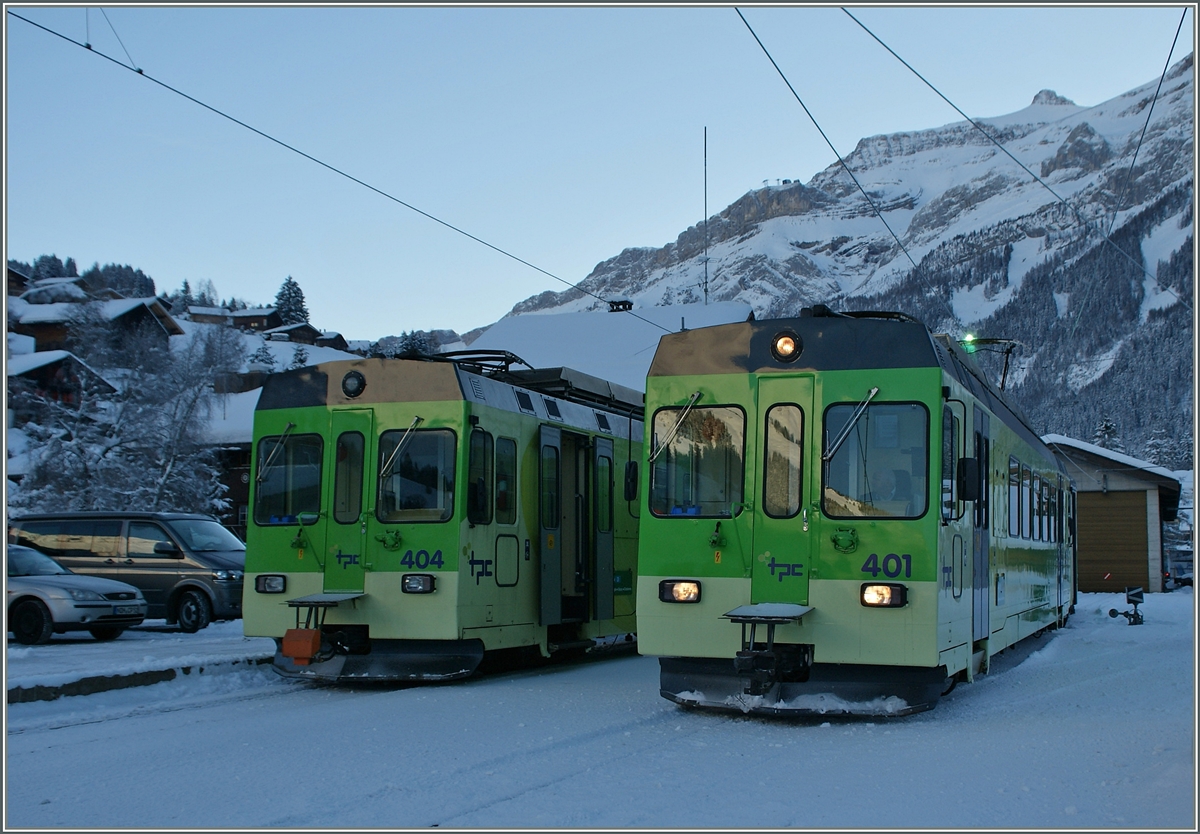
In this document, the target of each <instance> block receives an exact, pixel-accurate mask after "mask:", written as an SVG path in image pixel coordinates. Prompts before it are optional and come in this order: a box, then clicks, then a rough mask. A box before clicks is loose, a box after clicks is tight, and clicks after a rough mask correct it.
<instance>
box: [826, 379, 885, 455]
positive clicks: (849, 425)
mask: <svg viewBox="0 0 1200 834" xmlns="http://www.w3.org/2000/svg"><path fill="white" fill-rule="evenodd" d="M878 393H879V389H878V388H872V389H871V390H870V391H868V392H867V398H866V399H865V400H863V401H862V402H860V403H859V404H858V408H857V409H855V411H854V413H853V414H852V415H850V419H849V420H847V421H846V425H845V427H844V428H843V429H842V433H841V434H839V435H838V436H837V440H834V441H833V442H832V443H830V444H829V448H828V449H827V450H826V452H825V454H823V455H821V460H823V461H825V462H826V463H829V461H831V460H833V456H834V455H836V454H837V450H838V449H840V448H842V444H843V443H845V442H846V438H847V437H849V436H850V431H851V430H852V429H853V428H854V426H855V424H856V423H857V422H858V418H859V417H862V415H863V412H864V411H866V410H867V403H869V402H870V401H871V399H872V398H873V397H874V396H875V395H876V394H878Z"/></svg>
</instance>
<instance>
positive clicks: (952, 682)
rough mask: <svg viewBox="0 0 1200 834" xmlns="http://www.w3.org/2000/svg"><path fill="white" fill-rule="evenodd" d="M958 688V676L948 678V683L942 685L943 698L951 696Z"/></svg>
mask: <svg viewBox="0 0 1200 834" xmlns="http://www.w3.org/2000/svg"><path fill="white" fill-rule="evenodd" d="M956 686H958V675H951V676H950V677H948V678H946V682H945V683H943V684H942V697H945V696H947V695H949V694H950V693H951V692H953V691H954V687H956Z"/></svg>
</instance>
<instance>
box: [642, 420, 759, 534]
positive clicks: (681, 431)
mask: <svg viewBox="0 0 1200 834" xmlns="http://www.w3.org/2000/svg"><path fill="white" fill-rule="evenodd" d="M745 441H746V415H745V413H744V412H743V411H742V410H741V409H740V408H737V407H736V406H709V407H707V408H692V409H691V410H690V411H688V412H687V413H686V415H685V414H684V409H682V408H663V409H659V410H658V411H657V412H655V414H654V422H653V443H654V449H655V451H656V452H657V457H655V458H654V462H653V464H652V465H651V469H650V511H651V512H652V513H654V514H655V515H656V516H663V517H667V518H670V517H681V516H682V517H687V516H693V517H695V516H702V517H706V518H729V517H730V516H731V514H732V513H733V511H734V508H735V505H738V504H741V502H742V496H743V494H744V493H743V488H744V483H745V478H746V463H745V446H746V442H745ZM660 447H662V448H661V451H659V449H660Z"/></svg>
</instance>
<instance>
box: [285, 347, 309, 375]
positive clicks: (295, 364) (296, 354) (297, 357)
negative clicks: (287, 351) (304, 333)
mask: <svg viewBox="0 0 1200 834" xmlns="http://www.w3.org/2000/svg"><path fill="white" fill-rule="evenodd" d="M307 364H308V349H307V348H306V347H304V345H296V349H295V350H293V351H292V364H290V365H288V370H294V369H296V368H303V367H304V366H305V365H307Z"/></svg>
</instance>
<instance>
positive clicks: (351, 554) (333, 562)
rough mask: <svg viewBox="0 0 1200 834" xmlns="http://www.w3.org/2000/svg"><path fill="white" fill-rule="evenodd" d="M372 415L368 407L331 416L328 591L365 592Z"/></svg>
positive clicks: (325, 566) (326, 550) (326, 516)
mask: <svg viewBox="0 0 1200 834" xmlns="http://www.w3.org/2000/svg"><path fill="white" fill-rule="evenodd" d="M373 418H374V414H373V412H372V411H371V410H370V409H366V408H353V409H339V410H336V411H334V412H333V415H332V422H331V432H330V434H331V436H332V437H333V443H332V444H330V445H331V451H330V454H331V455H332V456H333V459H332V461H331V463H330V465H329V467H327V469H326V471H328V472H332V473H333V486H332V488H331V489H330V491H329V493H328V495H329V499H328V500H329V506H327V507H325V508H324V509H325V512H324V513H323V515H324V516H325V519H324V520H325V524H324V527H325V530H326V542H325V548H324V550H323V553H324V560H325V565H324V571H325V585H324V589H325V590H326V591H339V592H351V591H362V590H363V576H364V572H363V563H364V562H365V561H366V558H367V508H366V506H365V504H366V503H367V502H366V501H365V500H364V494H365V492H366V488H367V485H366V472H367V466H366V462H367V461H368V460H370V459H371V458H370V452H371V448H372V446H373V443H372V440H373V438H374V427H373V426H374V419H373ZM310 529H311V528H310Z"/></svg>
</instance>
